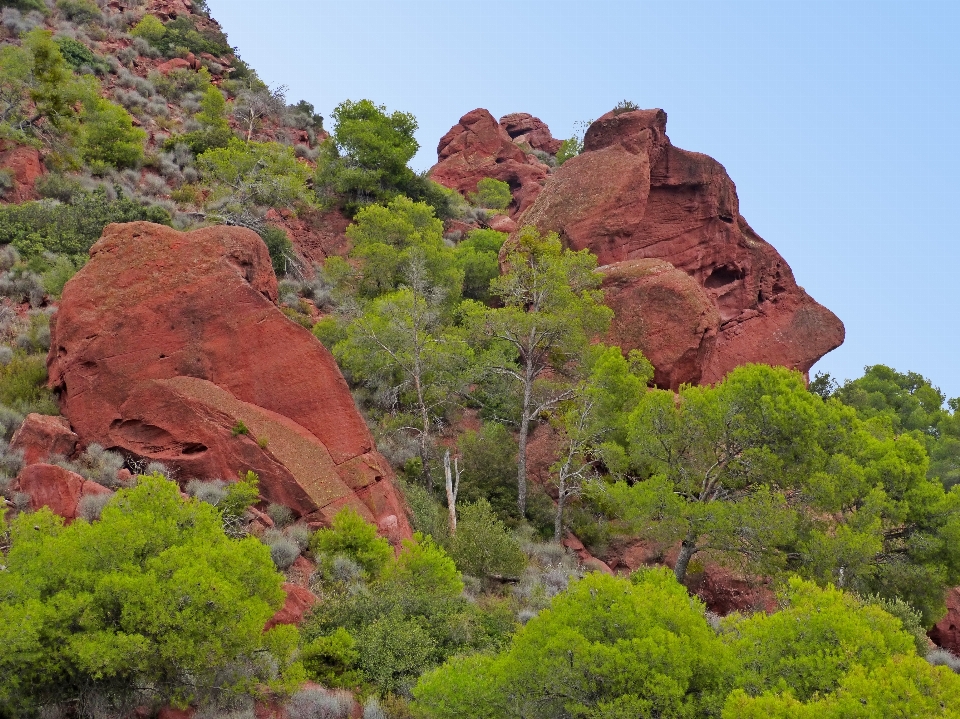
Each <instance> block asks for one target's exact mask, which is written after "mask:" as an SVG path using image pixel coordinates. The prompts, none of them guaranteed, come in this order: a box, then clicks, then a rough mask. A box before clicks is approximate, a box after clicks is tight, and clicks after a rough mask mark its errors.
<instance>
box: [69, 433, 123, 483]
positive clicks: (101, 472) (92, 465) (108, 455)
mask: <svg viewBox="0 0 960 719" xmlns="http://www.w3.org/2000/svg"><path fill="white" fill-rule="evenodd" d="M123 463H124V460H123V456H122V455H120V454H119V453H117V452H111V451H110V450H108V449H104V448H103V447H102V446H101V445H99V444H96V443H93V444H91V445H90V446H88V447H87V451H86V452H84V453H83V454H82V455H81V456H80V459H78V460H77V462H76V463H74V465H73V467H72V468H73V469H74V471H76V472H77V473H78V474H81V475H83V477H84V478H85V479H89V480H90V481H92V482H96V483H97V484H102V485H103V486H104V487H110V488H111V489H114V488H117V487H119V486H120V480H119V479H117V473H118V472H119V471H120V470H121V469H123Z"/></svg>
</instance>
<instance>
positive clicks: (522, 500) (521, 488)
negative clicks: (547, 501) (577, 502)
mask: <svg viewBox="0 0 960 719" xmlns="http://www.w3.org/2000/svg"><path fill="white" fill-rule="evenodd" d="M532 395H533V367H532V366H531V363H530V361H529V360H527V366H526V376H525V377H524V381H523V410H522V412H521V415H520V456H519V459H518V461H517V507H518V508H519V509H520V515H521V516H525V515H526V513H527V439H528V437H529V435H530V420H531V419H532V417H531V416H530V402H531V399H532Z"/></svg>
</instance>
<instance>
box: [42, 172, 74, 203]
mask: <svg viewBox="0 0 960 719" xmlns="http://www.w3.org/2000/svg"><path fill="white" fill-rule="evenodd" d="M35 187H36V190H37V193H38V194H39V195H40V197H46V198H49V199H51V200H59V201H60V202H64V203H70V202H72V201H73V198H74V197H75V196H76V195H79V194H80V193H82V192H83V183H81V182H80V180H79V178H77V177H73V176H70V175H62V174H60V173H57V172H50V173H48V174H46V175H43V176H41V177H39V178H38V179H37V183H36V185H35Z"/></svg>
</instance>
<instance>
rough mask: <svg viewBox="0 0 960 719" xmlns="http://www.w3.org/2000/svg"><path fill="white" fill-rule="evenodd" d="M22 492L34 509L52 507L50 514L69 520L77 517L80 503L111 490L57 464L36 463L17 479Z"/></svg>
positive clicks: (23, 471) (25, 469)
mask: <svg viewBox="0 0 960 719" xmlns="http://www.w3.org/2000/svg"><path fill="white" fill-rule="evenodd" d="M17 484H18V487H19V491H21V492H25V493H26V494H29V495H30V506H31V508H33V509H40V508H41V507H49V508H50V511H52V512H53V513H54V514H57V515H59V516H61V517H63V518H64V519H66V520H68V521H69V520H73V519H76V518H77V512H78V510H79V508H80V500H81V499H83V498H84V497H87V496H91V495H96V494H110V493H111V492H110V490H109V489H107V488H106V487H103V486H101V485H99V484H97V483H96V482H90V481H89V480H86V479H84V478H83V477H81V476H80V475H79V474H76V473H74V472H71V471H70V470H68V469H64V468H63V467H58V466H57V465H54V464H33V465H30V466H29V467H26V468H24V469H23V470H22V471H21V472H20V474H19V476H18V477H17Z"/></svg>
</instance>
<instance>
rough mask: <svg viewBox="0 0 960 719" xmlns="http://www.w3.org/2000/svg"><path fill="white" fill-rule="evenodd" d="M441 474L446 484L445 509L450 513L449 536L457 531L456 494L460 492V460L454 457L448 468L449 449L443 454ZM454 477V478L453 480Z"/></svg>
mask: <svg viewBox="0 0 960 719" xmlns="http://www.w3.org/2000/svg"><path fill="white" fill-rule="evenodd" d="M443 474H444V478H445V479H446V485H447V511H448V512H449V514H450V519H449V525H450V536H451V537H452V536H453V535H454V534H456V533H457V494H459V492H460V462H459V461H458V460H457V459H456V458H454V460H453V471H451V469H450V450H449V449H448V450H447V451H446V453H445V454H444V455H443ZM454 477H456V480H454Z"/></svg>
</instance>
